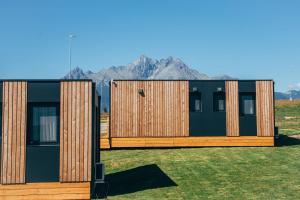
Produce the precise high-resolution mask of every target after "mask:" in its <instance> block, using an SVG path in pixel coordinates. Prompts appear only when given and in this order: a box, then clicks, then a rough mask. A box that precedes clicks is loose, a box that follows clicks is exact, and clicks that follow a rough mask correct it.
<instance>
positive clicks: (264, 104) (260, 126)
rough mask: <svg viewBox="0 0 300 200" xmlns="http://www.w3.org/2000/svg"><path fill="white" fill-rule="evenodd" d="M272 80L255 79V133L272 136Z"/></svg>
mask: <svg viewBox="0 0 300 200" xmlns="http://www.w3.org/2000/svg"><path fill="white" fill-rule="evenodd" d="M273 93H274V88H273V81H256V116H257V118H256V119H257V135H258V136H274V102H273V101H274V99H273Z"/></svg>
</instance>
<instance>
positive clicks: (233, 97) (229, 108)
mask: <svg viewBox="0 0 300 200" xmlns="http://www.w3.org/2000/svg"><path fill="white" fill-rule="evenodd" d="M225 91H226V92H225V96H226V134H227V136H239V135H240V134H239V93H238V81H225Z"/></svg>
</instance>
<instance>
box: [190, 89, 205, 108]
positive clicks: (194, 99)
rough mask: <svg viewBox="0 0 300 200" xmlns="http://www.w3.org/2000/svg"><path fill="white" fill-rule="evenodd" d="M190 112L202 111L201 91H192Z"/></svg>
mask: <svg viewBox="0 0 300 200" xmlns="http://www.w3.org/2000/svg"><path fill="white" fill-rule="evenodd" d="M190 112H202V99H201V92H198V91H195V92H191V93H190Z"/></svg>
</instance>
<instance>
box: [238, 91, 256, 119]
mask: <svg viewBox="0 0 300 200" xmlns="http://www.w3.org/2000/svg"><path fill="white" fill-rule="evenodd" d="M255 101H256V100H255V93H254V92H253V93H240V114H241V115H255V103H256V102H255Z"/></svg>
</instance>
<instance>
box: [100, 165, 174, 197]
mask: <svg viewBox="0 0 300 200" xmlns="http://www.w3.org/2000/svg"><path fill="white" fill-rule="evenodd" d="M105 179H106V182H108V184H109V189H108V196H115V195H121V194H128V193H133V192H138V191H143V190H147V189H155V188H163V187H172V186H177V184H176V183H175V182H174V181H173V180H172V179H171V178H169V177H168V176H167V175H166V174H165V173H164V172H163V171H162V170H161V169H160V168H159V167H158V166H157V165H155V164H151V165H145V166H141V167H136V168H133V169H129V170H126V171H122V172H116V173H112V174H108V175H106V176H105Z"/></svg>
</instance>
